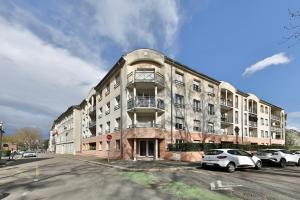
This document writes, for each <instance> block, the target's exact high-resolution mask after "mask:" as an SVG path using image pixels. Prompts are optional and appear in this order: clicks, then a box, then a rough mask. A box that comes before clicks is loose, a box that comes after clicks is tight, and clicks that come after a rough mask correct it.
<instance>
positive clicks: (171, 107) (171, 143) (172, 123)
mask: <svg viewBox="0 0 300 200" xmlns="http://www.w3.org/2000/svg"><path fill="white" fill-rule="evenodd" d="M172 62H173V64H174V60H172ZM173 104H174V102H173V65H172V64H171V144H173Z"/></svg>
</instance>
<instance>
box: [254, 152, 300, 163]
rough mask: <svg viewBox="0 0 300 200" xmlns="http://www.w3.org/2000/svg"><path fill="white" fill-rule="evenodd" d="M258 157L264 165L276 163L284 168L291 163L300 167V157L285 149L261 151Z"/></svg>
mask: <svg viewBox="0 0 300 200" xmlns="http://www.w3.org/2000/svg"><path fill="white" fill-rule="evenodd" d="M256 155H257V157H259V158H260V159H261V160H262V162H263V163H274V164H277V165H279V166H280V167H282V168H283V167H285V166H286V164H290V163H293V164H296V165H297V166H300V155H299V154H296V153H293V152H290V151H288V150H285V149H266V150H259V151H257V153H256Z"/></svg>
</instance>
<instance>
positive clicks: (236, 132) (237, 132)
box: [234, 126, 240, 145]
mask: <svg viewBox="0 0 300 200" xmlns="http://www.w3.org/2000/svg"><path fill="white" fill-rule="evenodd" d="M234 131H235V135H236V144H237V145H238V144H239V131H240V128H239V127H238V126H236V127H235V128H234Z"/></svg>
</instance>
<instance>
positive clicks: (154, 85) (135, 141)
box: [78, 49, 285, 160]
mask: <svg viewBox="0 0 300 200" xmlns="http://www.w3.org/2000/svg"><path fill="white" fill-rule="evenodd" d="M78 107H79V108H80V115H81V116H82V118H81V123H79V124H80V126H81V139H82V152H81V153H82V154H83V155H96V156H100V157H106V156H107V153H108V151H107V150H110V151H109V153H110V156H111V157H114V158H121V159H133V160H137V159H163V158H164V156H165V155H166V153H167V151H168V149H167V146H168V144H174V143H182V142H202V141H205V142H207V143H240V144H241V143H247V144H266V145H269V144H284V141H285V114H284V110H283V109H282V108H280V107H278V106H275V105H272V104H270V103H268V102H266V101H264V100H261V99H259V98H258V97H257V96H255V95H254V94H248V93H245V92H242V91H240V90H238V89H236V88H235V87H234V86H232V85H231V84H229V83H227V82H224V81H218V80H215V79H214V78H211V77H209V76H207V75H205V74H202V73H199V72H197V71H195V70H193V69H191V68H189V67H187V66H185V65H183V64H181V63H178V62H177V61H175V60H173V59H171V58H169V57H167V56H165V55H163V54H161V53H159V52H157V51H155V50H150V49H138V50H135V51H133V52H130V53H128V54H126V55H124V56H122V57H121V58H120V59H119V60H118V61H117V62H116V64H115V65H114V66H113V67H112V69H111V70H110V71H109V72H108V73H107V75H106V76H105V77H104V78H103V79H102V80H101V81H100V82H99V83H98V84H97V85H96V86H95V87H94V88H92V89H91V90H90V92H89V94H88V96H87V97H86V98H85V99H84V100H83V101H82V102H81V104H80V105H78ZM236 127H238V128H239V130H238V133H237V134H236V130H237V128H236ZM107 134H110V135H112V140H111V141H107V139H106V136H107Z"/></svg>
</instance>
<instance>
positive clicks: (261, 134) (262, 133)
mask: <svg viewBox="0 0 300 200" xmlns="http://www.w3.org/2000/svg"><path fill="white" fill-rule="evenodd" d="M264 136H265V135H264V131H263V130H261V131H260V137H262V138H264Z"/></svg>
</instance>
